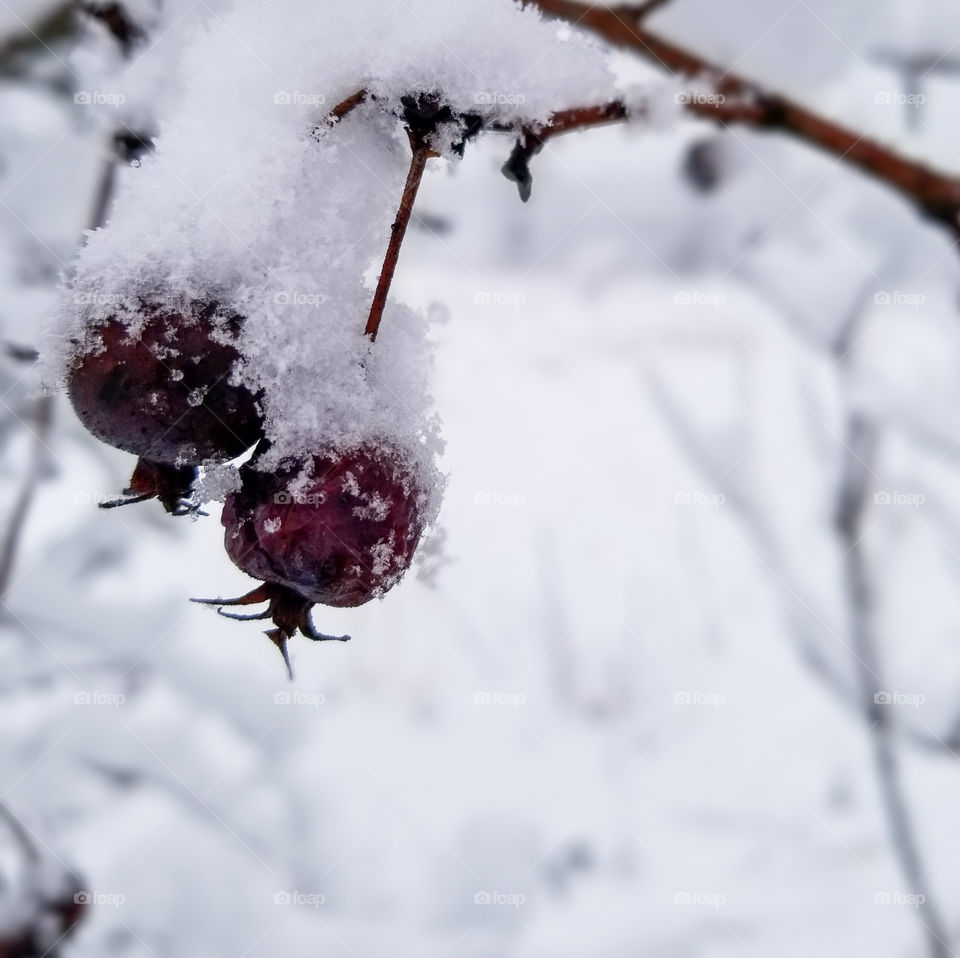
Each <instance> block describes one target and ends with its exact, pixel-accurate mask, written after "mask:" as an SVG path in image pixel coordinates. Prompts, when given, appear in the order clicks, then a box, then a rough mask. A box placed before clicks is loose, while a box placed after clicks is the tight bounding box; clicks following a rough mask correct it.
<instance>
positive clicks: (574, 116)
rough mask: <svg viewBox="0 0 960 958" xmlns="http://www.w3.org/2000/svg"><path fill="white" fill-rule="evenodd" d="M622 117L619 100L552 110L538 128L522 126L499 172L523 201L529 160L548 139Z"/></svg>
mask: <svg viewBox="0 0 960 958" xmlns="http://www.w3.org/2000/svg"><path fill="white" fill-rule="evenodd" d="M626 117H627V106H626V104H625V103H623V102H622V101H620V100H614V101H613V102H612V103H603V104H601V105H600V106H588V107H578V108H575V109H572V110H561V111H560V112H559V113H554V114H553V116H551V117H550V121H549V123H547V125H546V126H544V127H541V128H539V129H534V128H533V127H524V129H523V130H522V131H521V134H520V138H519V139H518V140H517V143H516V145H515V146H514V148H513V152H512V153H511V154H510V159H508V160H507V162H506V163H505V164H504V166H503V175H504V176H505V177H506V178H507V179H508V180H510V181H512V182H514V183H516V184H517V188H518V189H519V190H520V199H522V200H523V201H524V203H526V201H527V200H528V199H530V193H531V190H532V189H533V177H532V176H531V174H530V160H532V159H533V157H535V156H536V155H537V154H538V153H539V152H540V151H541V150H542V149H543V147H544V145H545V144H546V142H547V141H548V140H549V139H551V138H552V137H554V136H558V135H560V134H561V133H569V132H571V131H573V130H585V129H588V128H589V127H594V126H605V125H607V124H609V123H616V122H617V121H619V120H624V119H626Z"/></svg>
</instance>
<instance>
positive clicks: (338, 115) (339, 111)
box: [327, 90, 370, 122]
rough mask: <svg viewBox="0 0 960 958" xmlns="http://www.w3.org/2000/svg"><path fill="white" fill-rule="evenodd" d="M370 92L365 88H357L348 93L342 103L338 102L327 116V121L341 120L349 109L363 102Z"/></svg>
mask: <svg viewBox="0 0 960 958" xmlns="http://www.w3.org/2000/svg"><path fill="white" fill-rule="evenodd" d="M369 95H370V94H369V93H367V91H366V90H357V92H356V93H352V94H350V96H348V97H347V98H346V99H345V100H344V101H343V102H342V103H338V104H337V105H336V106H335V107H334V108H333V109H332V110H331V111H330V115H329V116H328V117H327V120H328V122H329V121H332V120H342V119H343V118H344V117H345V116H346V115H347V114H348V113H349V112H350V111H351V110H354V109H356V108H357V107H358V106H360V104H361V103H363V102H364V101H365V100H366V99H367V97H368V96H369Z"/></svg>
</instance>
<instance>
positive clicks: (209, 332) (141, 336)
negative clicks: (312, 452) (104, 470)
mask: <svg viewBox="0 0 960 958" xmlns="http://www.w3.org/2000/svg"><path fill="white" fill-rule="evenodd" d="M140 312H141V316H142V323H138V328H137V329H136V330H134V331H132V330H131V329H130V327H128V325H127V324H126V323H125V322H122V321H121V320H119V319H117V318H111V319H108V320H107V321H106V322H105V323H104V324H103V325H101V326H98V327H97V328H96V330H95V335H94V336H91V339H90V342H89V343H84V344H83V345H82V346H80V347H79V348H78V350H77V352H76V354H75V355H74V357H73V359H72V361H71V364H70V369H69V371H68V374H67V391H68V394H69V396H70V401H71V403H72V404H73V408H74V410H75V411H76V413H77V416H78V417H79V418H80V421H81V422H82V423H83V425H84V426H85V427H86V428H87V429H88V430H89V431H90V432H91V433H93V435H94V436H96V437H97V438H98V439H100V440H102V441H103V442H105V443H107V444H108V445H111V446H115V447H116V448H118V449H123V450H124V451H126V452H131V453H133V454H134V455H137V456H140V457H142V458H144V459H147V460H150V461H152V462H159V463H167V464H169V465H181V466H183V465H199V464H200V463H202V462H203V461H205V460H210V459H214V460H220V461H225V460H228V459H233V458H234V457H236V456H239V455H240V454H241V453H243V452H244V451H245V450H247V449H249V448H250V447H251V446H252V445H253V444H254V443H255V442H256V441H257V439H258V438H259V436H260V431H261V419H260V412H259V409H258V405H257V397H256V396H254V395H253V394H252V393H251V392H250V391H249V390H248V389H247V388H246V387H244V386H242V385H231V383H230V376H231V373H232V371H233V368H234V365H235V363H236V362H237V360H239V358H240V354H239V353H238V352H237V350H236V348H235V347H234V346H233V345H232V344H231V342H229V340H231V339H234V338H235V337H236V335H237V333H238V332H239V330H240V327H241V325H242V323H243V320H242V318H241V317H239V316H236V315H233V316H229V317H222V316H221V315H220V313H219V312H218V308H217V305H216V304H212V303H211V304H197V305H196V306H194V307H192V308H191V309H189V310H184V311H182V312H171V311H169V310H164V309H159V308H151V307H146V306H145V307H143V308H142V309H141V311H140Z"/></svg>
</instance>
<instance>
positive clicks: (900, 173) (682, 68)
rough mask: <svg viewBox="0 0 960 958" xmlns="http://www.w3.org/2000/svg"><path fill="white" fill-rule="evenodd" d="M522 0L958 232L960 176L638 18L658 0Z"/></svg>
mask: <svg viewBox="0 0 960 958" xmlns="http://www.w3.org/2000/svg"><path fill="white" fill-rule="evenodd" d="M525 2H527V3H529V4H532V5H534V6H537V7H539V8H540V9H541V10H542V11H543V12H544V13H547V14H550V15H552V16H556V17H559V18H560V19H563V20H567V21H569V22H570V23H572V24H573V25H574V26H578V27H583V28H584V29H587V30H591V31H593V32H594V33H596V34H598V35H600V36H601V37H603V38H604V39H605V40H608V41H609V42H610V43H612V44H614V45H615V46H621V47H628V48H629V49H631V50H634V51H636V52H637V53H639V54H640V55H641V56H643V57H644V58H646V59H648V60H650V61H652V62H653V63H654V64H656V65H658V66H660V67H662V68H663V69H665V70H667V71H668V72H670V73H675V74H678V75H680V76H684V77H690V78H703V79H705V80H706V81H708V82H710V83H711V84H712V87H713V88H714V89H715V91H716V93H717V94H719V95H720V96H717V97H708V96H705V97H689V98H688V99H687V102H686V103H685V104H684V106H685V108H686V109H687V110H688V111H690V112H692V113H694V114H696V115H697V116H700V117H703V118H706V119H713V120H716V121H717V122H719V123H723V124H733V123H737V124H745V125H747V126H751V127H754V128H755V129H759V130H771V131H779V132H785V133H789V134H791V135H792V136H795V137H797V138H799V139H800V140H802V141H804V142H805V143H808V144H810V145H811V146H815V147H817V148H819V149H821V150H823V151H825V152H826V153H828V154H830V155H831V156H833V157H834V158H836V159H837V160H838V161H839V162H841V163H844V164H845V165H848V166H853V167H855V168H856V169H859V170H861V171H862V172H864V173H867V174H869V175H870V176H872V177H874V178H876V179H878V180H880V181H881V182H883V183H885V184H887V185H888V186H890V187H892V188H893V189H895V190H896V191H897V192H899V193H900V194H901V195H902V196H904V197H905V198H906V199H908V200H909V201H910V202H911V203H912V204H913V205H914V206H916V207H917V208H918V209H919V210H920V211H921V212H922V213H923V214H924V215H925V216H928V217H930V218H931V219H933V220H936V221H937V222H939V223H942V224H943V225H945V226H947V227H949V229H950V230H951V232H953V233H954V234H955V235H957V236H958V237H960V177H958V176H952V175H949V174H946V173H943V172H940V171H938V170H933V169H931V168H930V167H928V166H925V165H924V164H922V163H919V162H917V161H915V160H911V159H909V158H907V157H904V156H901V155H900V154H898V153H896V152H894V151H893V150H890V149H887V148H886V147H884V146H882V145H880V144H879V143H876V142H874V141H873V140H870V139H868V138H867V137H866V136H864V135H863V134H861V133H857V132H856V131H855V130H849V129H847V128H846V127H844V126H842V125H840V124H839V123H835V122H833V121H832V120H828V119H826V118H825V117H823V116H820V115H819V114H817V113H815V112H813V111H812V110H809V109H807V108H806V107H803V106H801V105H800V104H799V103H796V102H794V101H793V100H790V99H788V98H787V97H784V96H781V95H779V94H777V93H771V92H770V91H768V90H765V89H764V88H763V87H761V86H760V85H758V84H756V83H753V82H752V81H750V80H748V79H745V78H744V77H741V76H739V75H738V74H736V73H733V72H731V71H729V70H724V69H723V68H722V67H719V66H717V65H716V64H713V63H710V62H709V61H707V60H705V59H704V58H703V57H700V56H698V55H697V54H696V53H693V52H691V51H689V50H687V49H684V48H683V47H680V46H678V45H677V44H675V43H673V42H672V41H670V40H668V39H666V38H665V37H661V36H660V35H659V34H656V33H654V32H652V31H651V30H649V29H648V28H647V27H646V25H645V24H644V23H643V20H644V18H645V17H646V15H648V14H649V13H652V12H653V10H655V9H656V8H657V7H659V6H662V5H663V4H662V2H655V3H651V4H642V5H640V6H620V7H597V6H587V5H585V4H583V3H578V2H574V0H525ZM599 109H609V107H601V108H599ZM586 112H589V111H586ZM573 128H575V127H573V126H568V127H567V129H573Z"/></svg>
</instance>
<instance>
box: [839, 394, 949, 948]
mask: <svg viewBox="0 0 960 958" xmlns="http://www.w3.org/2000/svg"><path fill="white" fill-rule="evenodd" d="M876 442H877V429H876V427H875V426H874V425H873V424H871V423H869V422H868V421H867V420H866V419H865V418H864V417H863V416H861V415H859V414H856V413H854V414H853V415H851V417H850V419H849V424H848V427H847V436H846V439H845V443H844V446H845V448H846V449H847V450H848V455H847V456H846V460H847V477H846V480H845V482H844V484H843V487H842V489H841V496H840V508H839V512H838V517H837V526H838V529H839V531H840V533H841V536H842V539H843V543H844V546H845V556H846V570H847V586H848V589H849V594H850V619H851V643H852V646H853V652H854V655H855V657H856V661H857V666H858V668H857V673H858V677H859V682H860V695H861V705H862V708H863V710H864V713H865V714H866V715H867V716H868V719H869V722H870V725H869V732H870V741H871V744H872V750H873V759H874V765H875V767H876V771H877V780H878V782H879V785H880V794H881V796H882V799H883V805H884V810H885V812H886V817H887V824H888V827H889V829H890V840H891V842H892V844H893V848H894V851H895V853H896V855H897V858H898V859H899V862H900V867H901V869H902V870H903V874H904V877H905V878H906V880H907V882H908V884H909V887H910V892H911V894H913V895H916V896H917V899H916V900H917V902H918V905H917V914H918V916H920V918H921V924H922V925H923V929H924V934H925V935H926V938H927V946H928V949H929V954H930V956H931V958H947V956H948V955H951V954H952V952H951V950H950V948H949V947H948V945H947V942H948V940H949V936H948V932H947V928H946V924H945V923H944V920H943V917H942V913H941V910H940V908H939V906H938V905H937V903H936V901H935V900H934V898H933V897H932V895H931V891H930V887H929V883H928V881H927V878H926V875H927V868H926V866H925V865H924V862H923V855H922V853H921V851H920V845H919V840H918V837H917V834H916V829H915V827H914V824H913V819H912V817H911V814H910V807H909V804H908V801H907V796H906V789H905V787H904V784H903V779H902V774H901V768H900V760H899V756H898V754H897V746H896V730H895V727H894V723H893V721H892V718H891V707H890V706H889V705H888V704H885V703H884V702H883V700H882V699H880V698H879V697H878V693H880V692H882V691H883V680H882V677H881V673H882V669H883V664H882V662H881V655H880V650H879V648H878V643H877V640H876V636H875V630H874V619H875V616H874V605H875V603H874V591H873V588H872V586H871V583H870V574H869V569H868V565H867V559H866V556H865V554H864V549H863V534H864V529H863V513H864V509H865V506H866V503H867V501H868V500H869V495H870V469H869V466H868V465H866V464H867V463H869V462H871V461H872V459H873V450H874V448H875V446H876Z"/></svg>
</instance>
